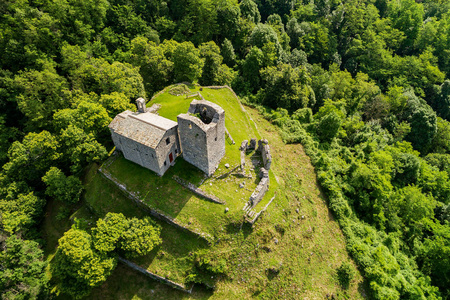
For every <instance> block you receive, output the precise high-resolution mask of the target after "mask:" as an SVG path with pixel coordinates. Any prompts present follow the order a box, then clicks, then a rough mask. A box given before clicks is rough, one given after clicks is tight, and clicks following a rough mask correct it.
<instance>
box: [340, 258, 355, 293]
mask: <svg viewBox="0 0 450 300" xmlns="http://www.w3.org/2000/svg"><path fill="white" fill-rule="evenodd" d="M354 275H355V271H354V270H353V267H352V265H351V264H349V263H348V262H343V263H342V264H341V266H340V267H339V268H337V276H338V280H339V283H340V284H341V286H342V287H343V288H345V289H348V287H349V286H350V282H351V281H352V279H353V276H354Z"/></svg>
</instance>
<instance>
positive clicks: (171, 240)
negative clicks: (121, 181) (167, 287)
mask: <svg viewBox="0 0 450 300" xmlns="http://www.w3.org/2000/svg"><path fill="white" fill-rule="evenodd" d="M85 188H86V193H85V197H84V198H85V201H86V204H87V205H86V206H83V207H82V208H81V209H79V210H78V211H77V212H75V213H74V214H73V215H72V217H81V218H84V219H87V220H91V219H92V217H91V216H89V209H87V206H89V207H90V208H91V209H92V211H93V212H95V215H96V216H95V218H94V220H96V219H97V218H101V217H104V216H105V215H106V214H107V213H108V212H115V213H123V214H124V215H125V216H127V217H138V218H142V217H144V216H146V214H145V212H144V211H142V210H141V209H139V208H137V207H136V206H135V205H133V203H131V201H130V200H129V199H128V198H126V197H125V196H124V194H123V193H122V192H121V191H120V190H118V188H117V187H116V186H115V185H114V184H112V183H111V182H110V181H109V180H107V179H105V178H103V177H102V176H99V174H98V173H97V167H95V166H93V167H92V168H91V170H90V172H89V174H88V176H87V177H86V182H85ZM155 222H156V223H157V224H159V225H160V226H161V228H162V231H161V236H162V238H163V243H162V244H161V245H159V246H158V247H156V248H155V249H153V250H152V251H151V252H150V253H149V254H148V255H146V256H142V257H139V258H136V259H132V261H133V262H134V263H136V264H138V265H140V266H141V267H143V268H145V269H147V270H149V271H150V272H153V273H156V274H158V275H160V276H163V277H167V278H169V279H170V280H173V281H176V282H179V283H183V282H184V278H185V276H186V274H187V272H189V270H190V269H191V268H192V267H193V263H194V262H193V257H192V255H191V253H193V252H195V251H197V250H199V249H203V248H206V247H207V243H206V242H205V241H204V240H202V239H199V238H197V237H196V236H195V235H193V234H191V233H188V232H185V231H180V230H177V229H176V228H174V227H173V226H171V225H168V224H167V223H165V222H160V221H158V220H155ZM92 225H94V224H92Z"/></svg>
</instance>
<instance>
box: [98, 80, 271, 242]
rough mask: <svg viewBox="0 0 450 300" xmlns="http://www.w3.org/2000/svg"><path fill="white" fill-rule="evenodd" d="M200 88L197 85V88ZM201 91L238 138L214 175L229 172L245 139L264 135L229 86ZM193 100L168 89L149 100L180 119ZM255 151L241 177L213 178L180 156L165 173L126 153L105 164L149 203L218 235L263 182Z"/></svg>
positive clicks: (194, 227) (197, 228) (163, 112)
mask: <svg viewBox="0 0 450 300" xmlns="http://www.w3.org/2000/svg"><path fill="white" fill-rule="evenodd" d="M197 90H198V88H196V89H194V90H193V91H197ZM201 93H202V95H203V96H204V97H205V99H208V100H210V101H212V102H215V103H217V104H218V105H220V106H221V107H223V108H224V109H225V116H226V117H225V125H226V127H227V128H228V130H229V132H230V133H231V135H232V136H233V139H234V140H235V141H236V144H234V145H232V144H231V143H228V142H227V143H226V154H225V157H224V158H223V159H222V160H221V162H220V164H219V167H218V169H217V170H216V173H215V175H216V176H217V175H219V174H223V173H226V172H228V171H229V169H227V168H226V167H225V164H226V163H228V164H229V165H230V166H232V167H234V166H236V165H238V164H240V151H239V146H240V143H241V141H243V140H244V139H247V140H249V139H250V138H252V137H257V138H259V137H260V135H259V134H258V132H257V130H256V127H255V124H254V123H253V122H251V121H250V119H249V117H248V115H247V113H246V112H245V111H244V110H243V108H242V106H241V105H240V103H239V101H238V100H237V99H236V98H235V97H234V95H233V94H232V93H231V92H230V91H229V90H228V89H220V90H213V89H203V91H201ZM191 101H192V98H190V99H186V98H185V96H178V97H177V96H172V95H170V94H169V93H163V94H161V95H159V96H158V97H156V98H155V99H154V100H152V102H151V103H149V104H148V105H152V104H154V103H159V104H161V109H160V110H159V114H160V115H161V116H164V117H167V118H171V119H173V120H176V116H177V115H178V114H180V113H184V112H186V111H187V110H188V107H189V103H190V102H191ZM253 154H254V152H252V153H249V154H247V157H246V173H247V174H252V178H251V179H249V178H238V177H235V176H232V175H230V176H228V177H227V178H224V179H220V180H217V179H215V178H213V177H211V178H207V177H206V176H205V175H204V174H203V173H202V172H201V171H200V170H198V169H197V168H196V167H194V166H192V165H190V164H189V163H187V162H185V161H184V160H183V159H182V158H178V159H177V162H176V164H175V166H174V167H171V168H170V169H169V170H168V171H167V173H166V174H164V176H162V177H159V176H157V175H156V174H155V173H154V172H152V171H150V170H147V169H145V168H143V167H141V166H139V165H137V164H135V163H133V162H130V161H128V160H126V159H124V158H123V157H122V156H120V157H118V158H117V159H115V160H114V162H112V163H109V162H107V163H105V167H104V168H105V169H106V170H107V171H108V172H110V173H111V174H112V175H113V176H114V177H115V178H117V179H118V180H119V182H121V183H122V184H124V185H125V186H126V187H127V189H128V190H130V191H133V192H134V193H136V194H137V195H138V196H139V197H140V198H141V199H142V200H143V201H144V202H145V203H146V204H147V205H148V206H149V207H151V208H153V209H156V210H157V211H159V212H161V213H164V214H165V215H168V216H170V217H171V218H173V219H174V220H175V221H177V222H178V223H180V224H182V225H184V226H187V227H189V228H191V229H192V230H194V231H196V232H204V233H206V234H208V235H210V236H214V235H216V234H217V230H218V228H221V227H223V226H224V225H225V224H227V223H229V221H230V219H241V218H242V216H243V211H242V208H243V207H244V206H245V204H246V202H247V201H248V199H249V197H250V195H251V194H252V193H253V190H254V189H255V188H256V186H257V184H258V182H259V178H258V172H259V167H260V166H256V167H253V165H252V159H253V160H257V161H258V160H259V161H260V160H261V159H260V158H258V157H253V158H252V157H251V156H252V155H253ZM173 175H177V176H179V177H181V178H183V179H185V180H187V181H189V182H192V183H194V184H196V185H197V186H199V187H200V188H201V189H203V190H205V191H206V192H208V193H211V194H214V195H216V196H217V197H219V198H220V199H222V200H224V201H226V205H225V206H222V205H219V204H216V203H212V202H208V201H206V200H204V199H201V198H199V197H197V196H195V195H194V194H192V193H191V192H190V191H189V190H187V189H185V188H182V187H181V186H180V185H179V184H178V183H177V182H176V181H174V180H173V179H172V176H173ZM271 179H272V181H271V184H270V192H269V193H268V194H267V195H266V196H265V198H264V201H262V203H261V205H259V206H258V207H257V208H256V210H258V209H260V208H262V205H263V204H264V203H267V201H269V199H270V198H271V197H272V195H273V194H274V192H275V190H276V189H277V182H276V180H275V177H274V175H273V174H271ZM200 183H201V184H200ZM240 183H245V187H244V188H242V189H241V188H239V184H240ZM225 207H228V208H229V212H228V213H225Z"/></svg>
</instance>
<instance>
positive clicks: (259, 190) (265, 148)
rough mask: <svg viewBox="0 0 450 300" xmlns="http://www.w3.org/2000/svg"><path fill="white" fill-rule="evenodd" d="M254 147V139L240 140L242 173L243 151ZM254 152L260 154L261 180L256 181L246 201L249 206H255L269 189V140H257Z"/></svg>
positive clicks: (242, 168)
mask: <svg viewBox="0 0 450 300" xmlns="http://www.w3.org/2000/svg"><path fill="white" fill-rule="evenodd" d="M255 148H256V139H251V140H250V143H249V142H248V141H247V140H244V141H242V143H241V147H240V148H239V150H240V151H241V172H242V173H243V172H244V170H245V153H246V151H251V150H255ZM256 153H260V154H261V158H262V161H263V165H264V166H263V167H262V168H261V169H260V172H259V178H261V180H260V181H259V183H258V186H257V187H256V189H255V190H254V191H253V193H252V195H251V196H250V199H249V201H248V206H249V207H254V206H256V205H257V204H258V203H259V202H260V201H261V199H262V198H263V197H264V195H265V194H266V192H267V190H268V189H269V183H270V179H269V170H270V166H271V164H272V155H271V154H270V148H269V142H268V141H267V140H259V141H258V148H257V149H256Z"/></svg>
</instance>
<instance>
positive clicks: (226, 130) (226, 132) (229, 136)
mask: <svg viewBox="0 0 450 300" xmlns="http://www.w3.org/2000/svg"><path fill="white" fill-rule="evenodd" d="M225 134H226V135H227V136H228V138H229V139H230V140H231V144H232V145H234V144H236V143H235V142H234V140H233V137H232V136H231V134H230V132H229V131H228V129H227V128H226V127H225Z"/></svg>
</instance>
